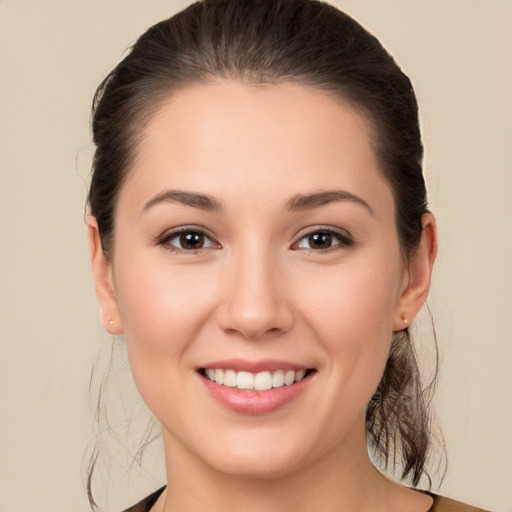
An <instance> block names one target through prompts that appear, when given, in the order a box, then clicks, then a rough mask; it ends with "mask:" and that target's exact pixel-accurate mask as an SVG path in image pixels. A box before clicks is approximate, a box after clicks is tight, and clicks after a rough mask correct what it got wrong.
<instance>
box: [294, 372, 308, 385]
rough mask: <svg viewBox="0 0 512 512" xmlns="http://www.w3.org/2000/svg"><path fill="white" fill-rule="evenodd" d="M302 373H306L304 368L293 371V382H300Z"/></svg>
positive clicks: (302, 376)
mask: <svg viewBox="0 0 512 512" xmlns="http://www.w3.org/2000/svg"><path fill="white" fill-rule="evenodd" d="M304 375H306V370H297V371H296V372H295V382H300V381H301V380H302V379H303V378H304Z"/></svg>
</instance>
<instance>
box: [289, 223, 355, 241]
mask: <svg viewBox="0 0 512 512" xmlns="http://www.w3.org/2000/svg"><path fill="white" fill-rule="evenodd" d="M317 232H326V233H332V234H334V235H338V236H340V237H342V238H350V239H352V238H353V237H352V235H351V233H350V232H348V231H347V230H346V229H342V228H335V227H334V226H326V225H321V224H320V225H318V226H310V227H308V228H304V229H301V230H300V231H299V232H298V233H297V235H296V237H295V239H296V240H297V241H299V240H301V239H302V238H304V237H305V236H308V235H311V234H312V233H317Z"/></svg>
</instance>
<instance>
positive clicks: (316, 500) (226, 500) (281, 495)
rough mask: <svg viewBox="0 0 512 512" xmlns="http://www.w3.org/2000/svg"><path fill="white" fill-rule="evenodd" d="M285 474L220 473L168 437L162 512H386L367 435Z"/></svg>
mask: <svg viewBox="0 0 512 512" xmlns="http://www.w3.org/2000/svg"><path fill="white" fill-rule="evenodd" d="M356 437H358V439H355V440H354V438H352V439H350V440H345V443H343V445H340V446H336V447H333V449H332V450H331V451H330V452H329V453H327V454H323V455H322V456H321V457H318V458H316V459H315V460H314V461H312V462H309V463H307V464H304V465H302V466H299V467H297V468H295V469H294V470H292V471H289V472H287V473H286V474H283V475H270V476H269V475H265V476H256V477H255V476H253V475H251V476H246V475H233V474H227V473H225V472H221V471H218V470H217V469H215V468H213V467H212V466H210V465H207V464H205V463H204V462H203V461H201V460H199V459H198V458H197V457H195V456H194V455H193V454H191V453H190V452H187V451H186V450H185V449H184V448H183V447H182V446H181V445H180V444H179V443H177V442H176V441H175V440H174V439H173V438H172V437H171V436H170V435H165V433H164V442H165V450H166V467H167V479H168V485H167V490H166V492H165V493H164V495H163V496H162V498H161V501H160V506H159V507H157V510H162V511H163V512H176V511H180V512H196V511H203V510H208V511H209V512H221V511H222V512H242V511H243V512H256V511H258V512H260V511H261V510H265V511H266V512H282V511H283V510H294V511H295V512H306V511H311V510H322V512H334V511H339V510H343V511H344V512H356V511H358V512H359V511H361V510H365V511H374V510H375V511H376V512H377V511H383V510H385V509H386V506H385V503H386V500H387V498H388V492H389V486H390V482H389V481H387V480H386V479H385V478H383V477H382V475H381V474H380V473H379V472H378V471H377V470H376V469H375V468H374V466H373V464H372V463H371V461H370V459H369V457H368V452H367V448H366V441H365V438H364V435H363V436H356Z"/></svg>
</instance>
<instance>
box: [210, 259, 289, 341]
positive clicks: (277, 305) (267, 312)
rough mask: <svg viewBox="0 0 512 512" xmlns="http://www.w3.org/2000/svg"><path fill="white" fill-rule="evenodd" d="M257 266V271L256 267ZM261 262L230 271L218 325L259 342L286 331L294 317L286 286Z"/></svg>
mask: <svg viewBox="0 0 512 512" xmlns="http://www.w3.org/2000/svg"><path fill="white" fill-rule="evenodd" d="M255 267H257V268H255ZM274 274H275V271H274V272H273V271H272V269H271V268H268V267H264V265H263V264H262V262H261V261H260V262H258V263H257V265H253V266H251V267H249V266H248V265H246V266H245V267H244V268H243V269H241V271H240V272H233V275H231V276H230V279H229V281H230V284H229V285H228V286H227V287H226V289H225V292H226V293H225V294H224V298H223V301H222V304H221V307H220V313H219V318H220V325H221V327H222V329H223V330H224V331H226V332H229V333H235V332H236V333H239V334H240V335H242V336H243V337H244V338H246V339H250V340H262V339H267V338H269V337H275V336H278V335H279V334H281V333H284V332H286V331H288V330H289V329H290V327H291V325H292V323H293V314H292V309H291V307H290V304H289V302H288V300H287V298H286V287H285V286H283V283H282V282H279V280H278V279H276V278H275V276H274Z"/></svg>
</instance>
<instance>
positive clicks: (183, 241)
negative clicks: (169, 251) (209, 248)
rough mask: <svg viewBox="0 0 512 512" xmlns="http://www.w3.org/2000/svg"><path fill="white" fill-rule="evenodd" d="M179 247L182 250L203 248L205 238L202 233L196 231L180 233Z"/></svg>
mask: <svg viewBox="0 0 512 512" xmlns="http://www.w3.org/2000/svg"><path fill="white" fill-rule="evenodd" d="M179 239H180V245H181V248H182V249H192V250H193V249H202V248H203V246H204V241H205V237H204V234H203V233H198V232H197V231H189V232H185V233H182V234H181V235H180V236H179Z"/></svg>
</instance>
